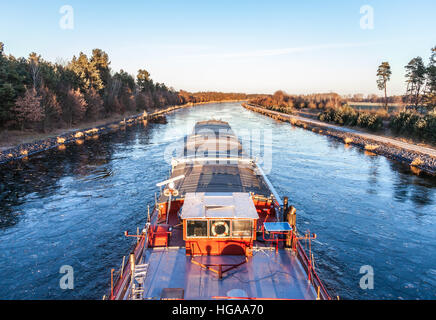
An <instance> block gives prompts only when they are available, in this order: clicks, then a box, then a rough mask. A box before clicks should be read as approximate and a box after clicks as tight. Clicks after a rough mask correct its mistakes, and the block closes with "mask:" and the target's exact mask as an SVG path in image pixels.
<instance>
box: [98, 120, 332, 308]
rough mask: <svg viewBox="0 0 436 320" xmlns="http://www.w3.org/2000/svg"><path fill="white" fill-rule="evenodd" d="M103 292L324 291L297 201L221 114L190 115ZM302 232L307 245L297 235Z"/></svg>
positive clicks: (278, 295)
mask: <svg viewBox="0 0 436 320" xmlns="http://www.w3.org/2000/svg"><path fill="white" fill-rule="evenodd" d="M157 187H160V189H161V192H160V196H159V198H156V205H155V208H154V209H153V210H152V212H151V214H149V215H148V222H147V224H146V226H145V228H144V229H143V230H142V232H138V233H137V234H135V235H129V234H128V233H127V232H126V236H129V237H136V238H137V242H136V244H135V246H134V248H133V249H132V251H131V252H130V254H129V256H128V257H127V259H126V257H124V258H123V263H122V266H121V268H120V269H119V270H115V269H113V270H112V272H111V289H110V293H109V294H108V295H106V296H105V297H104V298H105V299H111V300H130V299H131V300H149V299H157V300H159V299H160V300H168V299H189V300H200V299H243V300H245V299H247V300H255V299H272V300H275V299H290V300H291V299H298V300H299V299H304V300H306V299H307V300H315V299H320V300H324V299H331V298H330V296H329V293H328V292H327V290H326V289H325V287H324V285H323V284H322V282H321V280H320V279H319V277H318V275H317V273H316V271H315V269H314V260H313V255H312V253H311V252H310V250H311V239H314V238H315V237H316V236H315V235H314V234H310V233H305V234H304V235H301V234H299V233H298V232H297V228H296V223H295V221H296V214H295V212H296V210H295V208H294V207H292V206H288V203H287V202H288V201H287V198H284V201H283V203H282V200H281V199H280V197H279V195H278V194H277V192H276V191H275V190H274V187H273V186H272V184H271V183H270V182H269V181H268V178H267V177H266V176H265V175H264V173H263V171H262V170H261V168H260V167H258V166H257V164H256V162H255V160H253V159H251V158H249V157H248V156H247V155H246V153H245V152H244V150H243V148H242V144H241V142H240V141H239V139H238V138H237V137H236V135H235V134H234V132H233V131H232V129H231V128H230V126H229V124H228V123H227V122H223V121H217V120H210V121H202V122H198V123H197V124H196V125H195V127H194V131H193V133H192V134H190V135H188V136H187V137H186V138H185V141H184V150H183V154H182V155H181V156H180V157H178V158H176V159H173V160H172V173H171V177H170V178H169V179H168V180H166V181H163V182H162V183H159V184H157ZM302 241H305V242H306V246H304V247H307V248H308V251H309V252H306V251H305V249H304V248H303V246H302V245H301V242H302Z"/></svg>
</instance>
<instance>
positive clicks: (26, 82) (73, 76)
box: [0, 42, 248, 132]
mask: <svg viewBox="0 0 436 320" xmlns="http://www.w3.org/2000/svg"><path fill="white" fill-rule="evenodd" d="M110 64H111V62H110V60H109V56H108V54H107V53H106V52H104V51H103V50H101V49H94V50H92V54H91V55H90V56H89V57H88V56H87V55H86V54H85V53H83V52H80V54H79V55H78V56H73V58H72V59H71V60H70V61H66V62H57V63H53V62H49V61H46V60H44V59H43V58H42V57H41V56H40V55H38V54H36V53H31V54H30V55H29V57H28V58H23V57H21V58H16V57H14V56H13V55H6V54H5V53H4V44H3V43H1V42H0V130H1V129H21V130H23V129H29V130H39V131H44V132H48V131H50V130H52V129H54V128H61V127H72V126H75V125H77V124H79V123H81V122H85V121H86V122H90V121H95V120H99V119H104V118H107V117H109V116H111V115H114V114H124V113H126V112H142V111H144V110H145V111H150V110H156V109H160V108H164V107H166V106H171V105H181V104H186V103H189V102H193V103H196V102H207V101H222V100H242V99H247V98H248V96H247V95H245V94H243V93H221V92H199V93H189V92H186V91H183V90H181V91H179V92H177V91H175V90H174V89H173V88H171V87H170V88H169V87H167V86H166V85H165V84H164V83H158V82H156V83H155V82H154V81H153V80H152V79H151V76H150V73H149V72H148V71H147V70H145V69H140V70H138V72H137V75H136V78H134V76H132V75H131V74H129V73H127V72H126V71H124V70H120V71H118V72H114V71H113V70H112V69H111V67H110Z"/></svg>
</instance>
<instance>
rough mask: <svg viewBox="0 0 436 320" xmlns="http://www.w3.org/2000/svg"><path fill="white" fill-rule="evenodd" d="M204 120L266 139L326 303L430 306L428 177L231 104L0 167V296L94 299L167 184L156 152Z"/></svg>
mask: <svg viewBox="0 0 436 320" xmlns="http://www.w3.org/2000/svg"><path fill="white" fill-rule="evenodd" d="M211 118H215V119H222V120H225V121H228V122H229V123H230V125H231V126H232V127H233V128H234V129H235V130H236V131H239V130H240V129H244V130H246V129H257V128H263V129H265V130H266V131H264V132H265V133H266V136H267V135H268V132H272V142H271V141H268V140H266V142H264V139H263V138H259V137H257V138H256V136H254V143H253V145H254V149H256V148H255V145H256V143H257V142H259V141H260V142H261V143H264V144H265V146H262V148H260V149H261V150H265V152H266V150H272V156H271V158H270V159H272V163H271V170H270V172H269V174H268V176H269V178H270V180H271V182H272V183H273V184H274V186H276V189H277V191H278V192H279V193H280V194H281V195H283V196H285V195H287V196H289V197H290V202H291V203H292V204H293V205H294V206H295V207H296V208H297V225H298V227H299V229H300V231H305V230H307V229H310V231H311V232H315V233H316V234H317V236H318V238H317V240H316V241H314V243H313V249H312V250H313V252H314V255H315V257H316V265H315V266H316V269H317V270H318V273H319V275H320V277H321V278H322V279H323V280H324V282H325V284H326V286H327V287H328V288H329V289H330V290H331V291H332V293H333V294H334V295H339V296H340V297H341V298H343V299H435V298H436V294H435V289H434V288H435V287H436V255H435V252H436V179H435V178H431V177H425V176H416V175H414V174H412V173H411V172H409V170H408V168H405V167H404V166H402V165H400V164H398V163H395V162H392V161H390V160H387V159H386V158H384V157H379V156H375V157H374V156H369V155H366V154H365V153H364V152H362V151H360V150H358V149H356V148H346V147H345V146H344V145H343V144H342V143H338V142H336V141H334V140H333V139H331V138H328V137H325V136H321V135H317V134H315V133H312V132H311V131H307V130H303V129H300V128H293V127H291V125H290V124H287V123H280V122H277V121H274V120H272V119H270V118H268V117H264V116H261V115H259V114H256V113H253V112H251V111H247V110H245V109H243V108H242V107H240V106H239V105H238V104H217V105H209V106H198V107H194V108H190V109H184V110H180V111H177V112H176V113H174V114H171V115H169V116H168V117H167V120H168V123H167V124H148V125H146V126H144V125H143V124H138V125H135V126H132V127H128V128H127V129H126V130H125V131H118V132H115V133H112V134H109V135H106V136H102V137H100V138H99V139H98V140H89V141H85V143H84V144H83V145H69V146H67V148H66V150H63V151H62V150H52V151H48V152H45V153H41V154H39V155H36V156H33V157H30V159H29V160H27V161H19V162H16V163H12V164H9V165H7V166H3V167H2V168H0V201H1V204H0V275H1V276H0V298H2V299H100V298H101V297H102V295H103V294H105V293H106V292H107V289H108V287H109V285H110V269H111V268H113V267H117V266H119V265H120V263H121V261H122V257H123V255H125V254H127V253H128V251H129V248H130V247H131V245H132V241H134V240H131V239H128V238H125V237H124V235H123V232H124V231H125V230H129V231H130V232H132V233H134V232H135V231H136V227H138V226H139V227H142V226H143V225H144V223H145V219H146V212H147V205H148V204H150V205H151V204H153V202H154V192H155V191H156V188H155V184H156V183H157V182H159V181H162V180H164V179H165V178H166V177H167V176H168V173H169V168H170V166H169V164H168V163H167V162H166V161H165V155H168V154H170V152H169V151H168V150H170V151H171V150H172V149H171V147H172V146H175V145H177V141H178V138H181V137H182V136H183V135H185V134H186V133H188V132H187V130H189V131H190V130H191V129H192V127H193V125H194V123H195V122H196V121H199V120H206V119H211ZM269 130H270V131H269ZM240 132H243V131H240ZM263 147H264V148H263ZM270 147H271V148H270ZM266 153H267V152H266ZM264 158H265V159H264V166H265V168H266V169H268V167H269V165H268V163H269V161H268V159H269V157H268V156H265V157H264ZM62 265H71V266H72V267H73V268H74V289H73V290H62V289H60V287H59V280H60V279H61V277H62V276H63V274H60V273H59V269H60V267H61V266H62ZM364 265H369V266H371V267H372V268H373V269H374V289H373V290H362V289H361V288H360V286H359V280H360V278H361V277H362V276H363V274H360V273H359V270H360V268H361V267H362V266H364Z"/></svg>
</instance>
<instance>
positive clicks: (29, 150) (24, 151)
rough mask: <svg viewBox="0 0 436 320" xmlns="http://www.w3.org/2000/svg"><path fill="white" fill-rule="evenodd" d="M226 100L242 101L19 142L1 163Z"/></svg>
mask: <svg viewBox="0 0 436 320" xmlns="http://www.w3.org/2000/svg"><path fill="white" fill-rule="evenodd" d="M226 102H241V101H236V100H225V101H208V102H197V103H192V102H191V103H187V104H184V105H178V106H170V107H168V108H166V109H163V110H159V111H155V112H153V113H150V114H147V113H146V112H143V113H140V114H136V115H132V116H128V117H125V118H124V119H122V120H117V121H111V122H108V123H105V124H102V125H99V126H94V127H89V128H85V129H77V130H72V131H69V132H65V133H62V134H59V135H56V136H51V137H47V138H44V139H40V140H37V141H33V142H29V143H22V144H18V145H16V146H14V147H12V148H9V149H6V150H2V151H0V164H3V163H6V162H9V161H13V160H19V159H23V158H27V157H29V156H31V155H33V154H37V153H40V152H43V151H46V150H50V149H53V148H60V149H62V148H65V145H66V144H70V143H78V144H81V143H83V140H85V139H97V138H98V136H100V135H104V134H107V133H109V132H113V131H116V130H120V129H123V128H125V127H126V126H130V125H132V124H134V123H138V122H139V121H159V120H160V119H161V118H162V117H164V116H165V115H166V114H169V113H171V112H173V111H175V110H179V109H183V108H190V107H193V106H197V105H204V104H212V103H214V104H216V103H226Z"/></svg>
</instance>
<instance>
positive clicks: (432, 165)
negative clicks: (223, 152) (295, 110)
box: [242, 103, 436, 175]
mask: <svg viewBox="0 0 436 320" xmlns="http://www.w3.org/2000/svg"><path fill="white" fill-rule="evenodd" d="M242 106H243V107H244V108H245V109H247V110H250V111H253V112H257V113H260V114H262V115H266V116H268V117H271V118H273V119H276V120H279V121H284V122H289V123H291V124H292V125H294V126H297V127H301V128H304V129H307V130H311V131H313V132H316V133H319V134H322V135H325V136H329V137H332V138H334V139H336V140H339V141H341V142H343V143H345V144H346V145H352V146H356V147H358V148H360V149H362V150H365V152H367V153H368V154H369V155H371V154H374V155H375V154H377V155H382V156H385V157H387V158H389V159H392V160H396V161H399V162H401V163H404V164H406V165H409V166H410V167H411V170H412V171H413V172H414V173H416V174H419V173H421V172H426V173H428V174H431V175H436V150H434V149H431V148H426V147H421V146H417V145H413V144H410V143H406V142H401V141H398V140H395V139H391V138H388V137H383V136H377V135H374V134H369V133H364V132H359V131H357V130H353V129H349V128H344V127H340V126H336V125H332V124H328V123H324V122H321V121H318V120H314V119H309V118H304V117H301V116H295V115H290V114H285V113H281V112H277V111H272V110H268V109H265V108H261V107H258V106H255V105H252V104H247V103H243V104H242Z"/></svg>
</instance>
